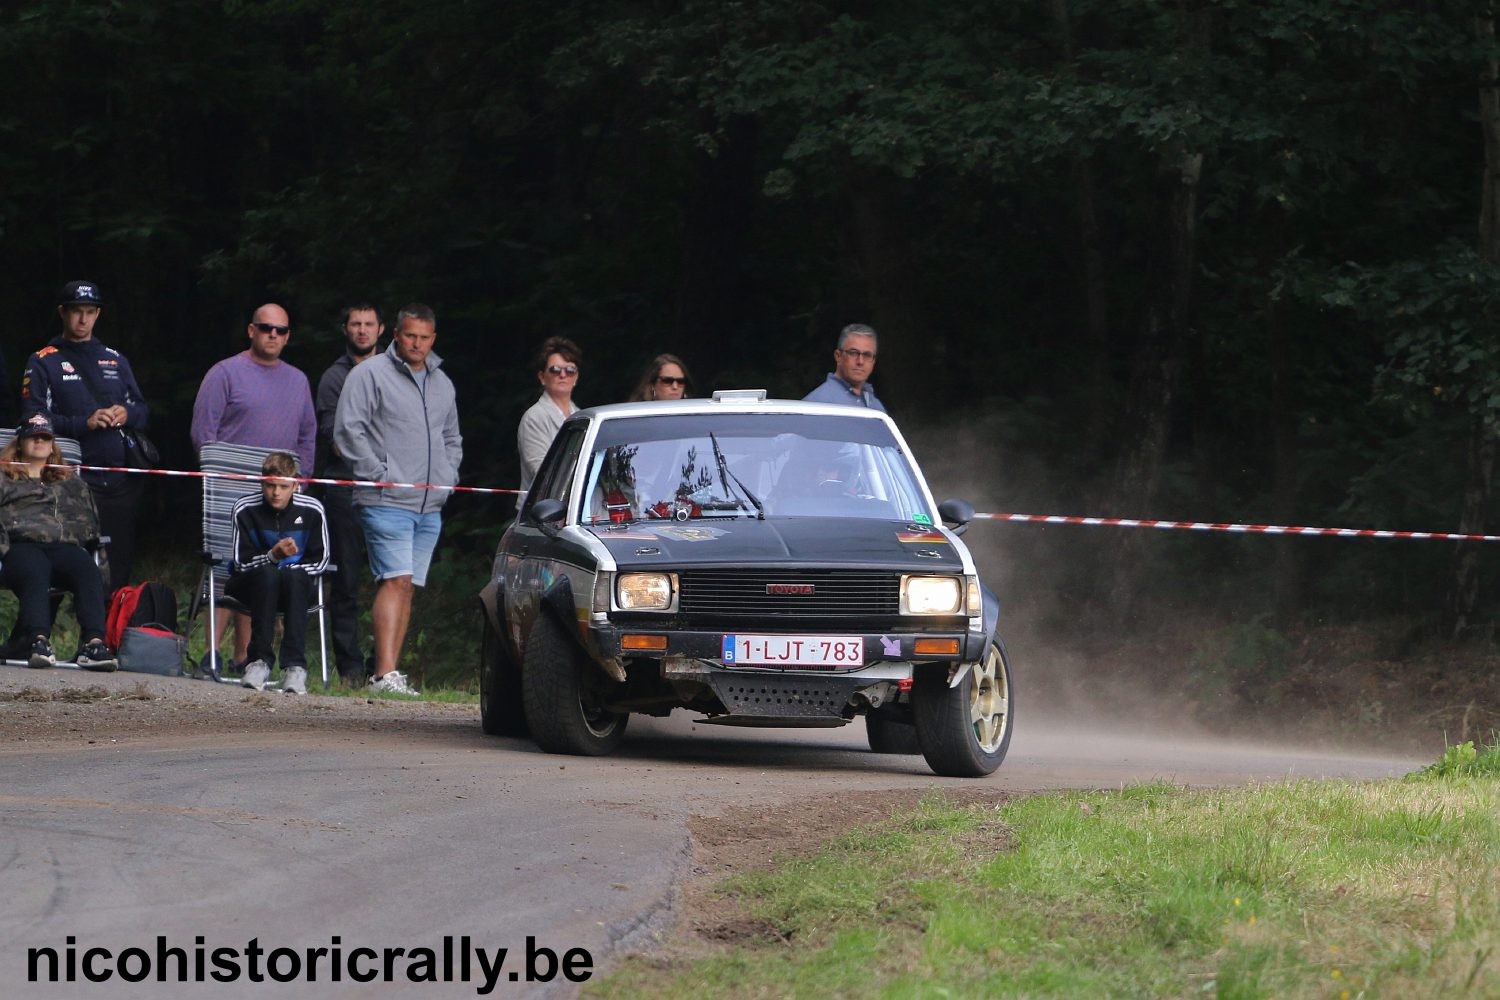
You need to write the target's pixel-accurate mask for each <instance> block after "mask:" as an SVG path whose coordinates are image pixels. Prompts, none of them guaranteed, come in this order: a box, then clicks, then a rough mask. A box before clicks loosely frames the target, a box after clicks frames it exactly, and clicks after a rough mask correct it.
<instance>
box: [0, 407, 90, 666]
mask: <svg viewBox="0 0 1500 1000" xmlns="http://www.w3.org/2000/svg"><path fill="white" fill-rule="evenodd" d="M15 437H16V430H15V428H14V427H6V428H3V429H0V448H4V447H6V446H7V445H9V444H10V443H11V442H12V441H14V440H15ZM56 441H57V450H58V451H59V452H61V453H62V457H63V461H64V462H66V463H68V464H69V465H82V464H83V446H82V445H80V444H79V443H78V439H77V438H70V437H59V438H57V439H56ZM108 546H109V536H108V535H101V536H99V544H97V545H95V546H94V548H93V549H92V550H91V553H92V555H93V557H94V565H95V566H98V567H99V575H100V576H101V577H103V580H104V596H105V597H108V596H109V563H108V562H106V559H107V558H108V551H107V550H108ZM66 596H67V591H63V590H58V589H56V588H53V589H52V592H51V597H52V617H53V618H54V619H56V618H57V609H58V608H60V607H62V602H63V598H64V597H66ZM19 627H20V622H17V623H15V626H13V628H12V630H11V634H10V638H9V639H7V640H6V642H5V645H6V646H10V645H11V644H12V643H14V642H15V640H16V634H15V629H16V628H19ZM5 662H6V663H20V662H23V661H20V660H6V661H5ZM64 665H65V664H63V663H59V664H58V666H64Z"/></svg>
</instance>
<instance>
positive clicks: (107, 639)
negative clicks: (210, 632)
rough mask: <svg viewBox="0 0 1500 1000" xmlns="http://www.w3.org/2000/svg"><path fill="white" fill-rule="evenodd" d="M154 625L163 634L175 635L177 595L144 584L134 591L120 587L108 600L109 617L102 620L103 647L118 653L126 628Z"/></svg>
mask: <svg viewBox="0 0 1500 1000" xmlns="http://www.w3.org/2000/svg"><path fill="white" fill-rule="evenodd" d="M143 625H155V626H156V627H157V628H160V629H164V630H165V631H167V632H173V633H175V632H176V631H177V595H176V594H174V593H173V592H172V588H171V587H168V586H167V585H166V584H164V583H157V582H155V581H154V580H148V581H146V582H145V583H139V584H136V585H135V586H134V587H121V588H120V589H119V590H117V591H115V596H113V597H111V598H110V599H109V614H108V615H107V616H106V617H105V619H104V644H105V645H106V646H108V647H109V648H110V649H114V650H118V649H119V648H120V642H121V641H122V640H123V639H124V638H125V630H126V629H127V628H139V627H141V626H143Z"/></svg>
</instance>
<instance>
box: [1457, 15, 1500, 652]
mask: <svg viewBox="0 0 1500 1000" xmlns="http://www.w3.org/2000/svg"><path fill="white" fill-rule="evenodd" d="M1474 34H1475V37H1476V38H1478V40H1479V41H1480V43H1482V44H1485V45H1493V44H1494V41H1495V19H1494V18H1493V17H1478V18H1475V19H1474ZM1479 127H1480V131H1481V133H1482V135H1483V136H1484V186H1483V190H1482V193H1481V198H1480V210H1479V252H1480V254H1481V255H1482V256H1483V257H1484V259H1485V260H1487V261H1489V262H1490V263H1492V264H1496V263H1500V203H1497V198H1500V62H1497V61H1496V60H1495V59H1493V58H1491V59H1489V60H1487V61H1486V62H1485V64H1484V66H1483V69H1482V72H1481V74H1480V80H1479ZM1496 319H1497V318H1496V317H1494V316H1491V317H1489V320H1490V324H1491V326H1494V325H1496ZM1495 444H1496V442H1495V435H1494V432H1493V431H1492V430H1491V429H1490V427H1489V425H1488V424H1487V422H1486V421H1485V418H1484V414H1483V413H1476V414H1475V415H1474V416H1473V417H1472V418H1470V425H1469V442H1468V449H1467V452H1468V462H1467V465H1468V476H1467V481H1466V482H1465V484H1464V508H1463V515H1462V517H1460V519H1459V526H1458V530H1459V531H1460V532H1462V533H1464V534H1466V535H1478V534H1483V533H1484V527H1485V522H1486V520H1487V515H1488V514H1489V506H1490V493H1491V490H1492V482H1491V477H1492V475H1493V473H1494V470H1495ZM1481 544H1483V543H1480V542H1460V543H1459V544H1458V548H1457V550H1456V551H1455V552H1454V558H1453V587H1452V590H1451V591H1450V593H1449V600H1448V621H1447V622H1446V624H1447V626H1448V629H1449V632H1450V634H1451V635H1453V636H1454V637H1457V636H1458V635H1460V634H1462V633H1463V632H1464V631H1465V630H1466V629H1467V628H1468V627H1469V624H1470V620H1471V619H1472V617H1473V614H1474V607H1475V604H1476V603H1477V601H1478V599H1479V548H1480V545H1481Z"/></svg>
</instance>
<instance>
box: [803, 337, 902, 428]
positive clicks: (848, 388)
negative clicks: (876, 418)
mask: <svg viewBox="0 0 1500 1000" xmlns="http://www.w3.org/2000/svg"><path fill="white" fill-rule="evenodd" d="M875 352H876V344H875V329H874V328H873V327H869V326H866V325H865V324H863V323H850V324H849V325H848V326H846V327H844V329H843V330H842V331H840V332H839V344H838V347H836V348H834V351H833V371H831V372H829V373H828V377H827V378H826V379H824V380H823V384H822V385H820V386H818V387H817V388H816V389H814V390H813V391H812V392H810V393H808V394H807V395H806V396H803V397H802V398H803V399H806V400H809V401H810V402H814V403H843V404H844V405H846V406H865V407H869V408H870V409H872V410H879V411H880V412H881V413H884V412H885V407H884V406H883V405H881V402H880V400H878V399H876V398H875V387H874V386H873V385H871V384H870V375H871V374H872V373H873V372H874V371H875Z"/></svg>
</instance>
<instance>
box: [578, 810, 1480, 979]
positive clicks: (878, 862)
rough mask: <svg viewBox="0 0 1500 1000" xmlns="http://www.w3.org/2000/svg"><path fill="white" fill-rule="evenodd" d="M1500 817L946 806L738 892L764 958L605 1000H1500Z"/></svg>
mask: <svg viewBox="0 0 1500 1000" xmlns="http://www.w3.org/2000/svg"><path fill="white" fill-rule="evenodd" d="M1497 808H1500V800H1497V792H1496V789H1495V787H1494V785H1493V784H1492V783H1491V784H1479V783H1469V784H1466V785H1463V786H1456V787H1453V788H1448V787H1446V786H1437V785H1434V784H1429V785H1427V786H1413V785H1410V784H1408V783H1405V782H1401V781H1385V782H1374V783H1365V784H1352V783H1347V782H1298V783H1292V784H1273V785H1265V786H1255V787H1249V788H1235V789H1213V790H1188V789H1180V788H1173V787H1171V786H1168V785H1164V784H1155V785H1149V786H1132V787H1128V788H1125V789H1122V790H1120V791H1118V792H1080V793H1062V794H1048V795H1034V796H1027V797H1024V798H1020V799H1017V800H1014V801H1012V802H1010V803H1007V804H1005V805H1003V806H1001V807H999V808H998V809H996V808H992V807H982V806H974V807H969V808H952V807H946V806H943V807H937V806H935V805H934V804H928V805H927V806H926V807H925V808H924V810H922V812H921V814H919V815H918V816H915V817H914V816H898V817H896V818H894V819H892V820H891V821H889V822H887V823H885V824H882V825H880V826H878V827H876V828H874V829H872V830H868V831H861V832H857V833H855V834H853V835H850V836H846V837H843V838H840V839H838V840H836V841H835V842H833V843H831V844H829V845H827V847H825V848H824V849H823V850H822V851H821V852H820V853H819V854H818V855H817V856H815V857H813V858H809V859H802V860H795V861H789V862H787V863H785V864H783V865H781V866H780V867H778V868H776V869H775V870H772V871H770V872H767V873H765V874H758V875H754V876H740V877H735V878H731V879H730V880H729V881H727V882H726V883H724V885H723V886H722V887H721V895H722V896H724V905H726V906H729V905H731V904H733V905H734V906H735V908H736V910H735V911H731V913H732V916H730V917H728V918H727V919H728V920H729V923H727V924H726V927H737V926H743V927H760V928H764V929H765V933H763V934H761V935H759V937H757V938H750V939H748V940H743V941H738V942H736V943H733V944H730V945H727V946H720V947H717V948H714V949H712V950H710V951H708V952H707V954H703V952H702V951H700V952H699V953H698V955H697V956H696V957H694V958H691V959H685V960H681V961H674V962H667V963H663V962H652V961H649V960H648V961H632V962H627V963H626V964H625V965H624V967H623V968H622V969H621V970H619V971H618V972H616V973H615V974H614V975H612V976H610V977H608V978H607V979H605V980H604V981H602V982H601V983H598V984H595V985H593V986H591V992H592V994H593V995H598V996H610V997H637V996H641V997H644V996H651V997H678V996H681V997H687V996H702V995H714V996H721V995H737V996H747V995H748V996H771V995H775V996H784V995H811V994H813V993H817V994H818V995H835V996H870V995H876V996H910V995H924V996H961V997H970V996H972V997H1012V996H1017V997H1019V996H1059V997H1063V996H1184V995H1189V994H1200V993H1201V994H1212V995H1216V996H1228V997H1265V996H1278V997H1283V996H1284V997H1309V998H1311V997H1327V996H1342V995H1344V993H1345V992H1347V993H1348V994H1349V995H1350V996H1353V995H1356V994H1358V993H1361V992H1364V993H1366V994H1367V995H1373V994H1377V993H1378V994H1379V995H1394V994H1409V995H1412V996H1421V997H1427V996H1434V997H1436V996H1447V995H1455V994H1463V993H1464V991H1468V993H1469V995H1475V996H1479V995H1488V994H1490V993H1492V992H1493V991H1494V990H1495V989H1497V988H1500V971H1497V970H1496V968H1495V967H1494V965H1493V963H1492V962H1491V961H1490V956H1491V955H1493V954H1494V949H1495V947H1496V945H1497V944H1500V918H1497V915H1496V914H1497V913H1500V907H1497V906H1496V905H1495V904H1496V902H1497V900H1496V896H1495V884H1496V883H1495V876H1496V874H1497V858H1500V823H1497V822H1496V819H1495V815H1496V812H1497ZM788 942H790V944H788Z"/></svg>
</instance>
